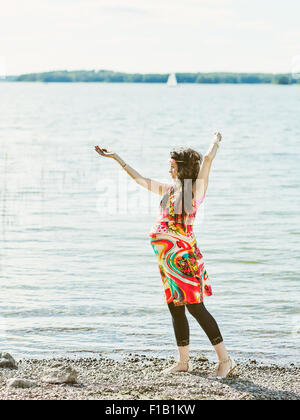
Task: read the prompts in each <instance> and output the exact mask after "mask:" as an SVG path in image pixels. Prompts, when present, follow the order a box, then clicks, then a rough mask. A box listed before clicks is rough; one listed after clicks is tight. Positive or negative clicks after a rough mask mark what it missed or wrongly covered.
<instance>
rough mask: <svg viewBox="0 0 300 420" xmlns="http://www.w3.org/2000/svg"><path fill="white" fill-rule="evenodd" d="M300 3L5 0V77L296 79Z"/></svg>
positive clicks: (0, 3) (0, 27)
mask: <svg viewBox="0 0 300 420" xmlns="http://www.w3.org/2000/svg"><path fill="white" fill-rule="evenodd" d="M299 16H300V2H299V0H284V1H283V0H251V1H250V0H9V1H7V0H0V76H1V72H2V76H3V75H17V74H24V73H32V72H43V71H53V70H92V69H94V70H101V69H105V70H114V71H122V72H130V73H170V72H215V71H226V72H266V73H290V72H292V70H293V69H292V66H293V65H295V64H293V63H296V65H300V25H299Z"/></svg>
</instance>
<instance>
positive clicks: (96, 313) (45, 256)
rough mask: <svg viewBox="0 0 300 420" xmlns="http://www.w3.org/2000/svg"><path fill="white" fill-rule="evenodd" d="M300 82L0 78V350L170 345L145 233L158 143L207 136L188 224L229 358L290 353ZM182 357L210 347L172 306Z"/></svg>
mask: <svg viewBox="0 0 300 420" xmlns="http://www.w3.org/2000/svg"><path fill="white" fill-rule="evenodd" d="M299 109H300V88H299V87H298V86H270V85H253V86H251V85H249V86H247V85H211V86H209V85H184V86H179V87H178V88H174V89H170V88H167V87H166V86H164V85H150V84H149V85H138V84H136V85H129V84H128V85H126V84H93V83H89V84H63V83H61V84H34V83H15V84H14V83H6V82H3V83H0V200H1V201H0V203H1V204H0V224H1V225H0V232H1V233H0V235H1V249H0V274H1V304H0V350H2V351H8V352H11V353H12V354H13V355H14V356H15V357H17V358H18V357H19V358H23V357H24V358H27V357H37V358H41V357H52V356H69V357H78V356H83V355H90V356H91V355H93V354H95V355H97V354H99V353H101V354H107V355H110V356H115V357H119V356H120V355H123V354H126V353H128V352H139V353H143V354H148V355H149V354H152V355H156V356H169V355H174V356H176V355H177V352H176V344H175V339H174V335H173V330H172V324H171V319H170V315H169V312H168V308H167V307H166V305H165V303H164V298H163V287H162V284H161V278H160V275H159V271H158V267H157V264H156V257H155V255H154V253H153V250H152V248H151V246H150V242H149V238H148V232H149V230H150V228H151V225H152V224H153V223H154V221H155V218H156V216H157V213H158V206H159V200H160V197H159V196H158V195H155V194H153V193H150V192H148V191H147V190H144V189H143V188H141V187H139V186H138V185H137V184H136V183H135V182H134V181H133V180H132V179H131V178H129V177H128V175H126V173H125V172H124V171H122V170H121V168H120V167H119V166H118V164H117V163H116V162H114V161H113V160H111V159H104V158H101V157H100V156H99V155H97V154H96V152H95V151H94V146H95V145H96V144H99V145H103V147H107V148H108V149H109V148H110V149H112V150H114V151H116V152H117V153H118V154H119V155H120V156H121V157H122V158H123V159H124V160H125V161H126V162H128V163H129V164H130V165H131V166H133V167H134V168H135V169H136V170H137V171H139V172H140V173H141V174H142V175H144V176H148V177H150V178H154V179H158V180H162V181H171V180H170V178H169V174H168V158H169V151H170V150H172V149H173V148H174V147H177V146H181V145H184V146H187V147H192V148H195V149H197V150H199V151H200V152H202V153H205V151H206V149H207V147H208V145H209V143H210V140H211V137H212V136H211V133H213V131H215V129H218V130H220V131H221V132H222V133H223V138H224V140H223V141H222V144H221V147H220V149H219V152H218V155H217V157H216V159H215V161H214V162H213V168H212V172H211V175H210V184H209V187H208V190H207V195H206V199H205V202H204V203H203V204H202V207H201V209H200V210H199V212H198V216H197V222H196V225H195V235H196V237H197V240H198V245H199V248H200V249H201V251H202V253H203V255H204V258H205V264H206V269H207V271H208V273H209V275H210V278H211V282H212V287H213V293H214V295H213V296H212V297H209V298H207V299H206V300H205V303H206V306H207V308H208V309H209V310H210V311H211V313H212V314H213V315H214V317H215V318H216V319H217V321H218V323H219V325H220V328H221V331H222V334H223V336H224V338H225V342H226V344H227V346H228V348H229V350H230V351H231V352H232V354H233V356H235V357H236V358H237V360H244V359H246V358H249V357H251V358H257V359H258V360H261V361H264V362H268V363H272V362H274V363H279V364H285V363H289V362H294V363H299V319H300V310H299V278H300V259H299V239H300V227H299V208H300V194H299V178H300V167H299V157H300V142H299V138H300V118H299ZM188 317H189V320H190V329H191V351H192V355H196V354H197V352H202V353H204V354H206V355H207V356H208V357H209V358H210V359H211V360H214V359H215V356H214V352H213V350H212V348H211V346H210V343H209V341H208V339H207V338H206V336H205V335H204V332H203V331H202V330H201V329H200V327H199V326H198V324H197V323H196V321H195V320H194V319H193V318H191V316H190V315H188Z"/></svg>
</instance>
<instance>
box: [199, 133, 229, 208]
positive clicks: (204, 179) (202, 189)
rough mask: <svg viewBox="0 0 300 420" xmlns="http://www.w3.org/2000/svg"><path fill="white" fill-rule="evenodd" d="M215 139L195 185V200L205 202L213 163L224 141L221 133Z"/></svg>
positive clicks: (205, 156)
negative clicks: (220, 144)
mask: <svg viewBox="0 0 300 420" xmlns="http://www.w3.org/2000/svg"><path fill="white" fill-rule="evenodd" d="M214 135H215V137H214V139H213V141H212V142H211V144H210V146H209V148H208V150H207V152H206V153H205V155H204V159H203V162H202V165H201V167H200V170H199V173H198V177H197V179H196V181H195V182H194V185H193V194H194V198H195V200H199V201H203V199H204V196H205V194H206V190H207V187H208V178H209V173H210V169H211V164H212V161H213V160H214V158H215V156H216V153H217V150H218V148H219V143H220V141H221V140H222V135H221V133H219V132H216V133H214Z"/></svg>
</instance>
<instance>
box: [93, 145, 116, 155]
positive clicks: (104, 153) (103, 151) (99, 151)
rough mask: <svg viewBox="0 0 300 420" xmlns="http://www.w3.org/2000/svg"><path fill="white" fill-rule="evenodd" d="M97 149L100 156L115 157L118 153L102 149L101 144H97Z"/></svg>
mask: <svg viewBox="0 0 300 420" xmlns="http://www.w3.org/2000/svg"><path fill="white" fill-rule="evenodd" d="M95 150H96V152H97V153H99V155H100V156H104V157H109V158H115V157H116V153H114V152H109V151H108V150H106V149H100V147H99V146H95Z"/></svg>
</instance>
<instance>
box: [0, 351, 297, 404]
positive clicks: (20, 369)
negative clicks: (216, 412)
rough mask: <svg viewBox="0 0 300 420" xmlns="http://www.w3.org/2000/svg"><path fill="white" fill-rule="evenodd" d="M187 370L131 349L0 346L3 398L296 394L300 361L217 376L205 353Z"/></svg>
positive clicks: (277, 396) (286, 396)
mask: <svg viewBox="0 0 300 420" xmlns="http://www.w3.org/2000/svg"><path fill="white" fill-rule="evenodd" d="M191 360H192V366H193V369H192V371H191V372H188V373H185V372H180V373H176V374H172V375H168V376H164V375H162V374H161V371H162V369H164V368H166V367H168V366H170V365H171V364H172V363H174V362H175V360H174V359H172V358H170V359H163V358H155V357H147V356H145V355H136V354H131V355H129V356H126V357H124V359H123V360H122V361H116V360H114V359H110V358H105V357H101V356H99V357H98V358H82V359H67V358H64V359H50V360H48V359H46V360H36V359H26V360H20V361H17V362H15V360H14V359H13V357H11V356H10V355H8V354H7V353H1V352H0V399H1V400H8V399H9V400H24V399H30V400H63V399H66V400H79V399H80V400H152V399H154V400H227V399H230V400H257V399H258V400H261V399H262V400H299V399H300V377H299V376H300V375H299V374H300V367H298V366H293V365H291V366H289V367H278V366H275V365H271V366H266V365H262V364H260V363H259V362H257V361H255V360H252V361H249V362H247V363H243V364H242V363H240V364H239V365H238V367H237V368H236V370H235V371H234V373H233V374H232V375H231V377H229V378H227V379H215V378H214V377H213V372H214V367H215V365H214V364H213V363H210V362H209V361H208V360H207V359H206V358H205V357H204V356H201V355H200V356H198V357H194V358H192V359H191Z"/></svg>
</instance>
